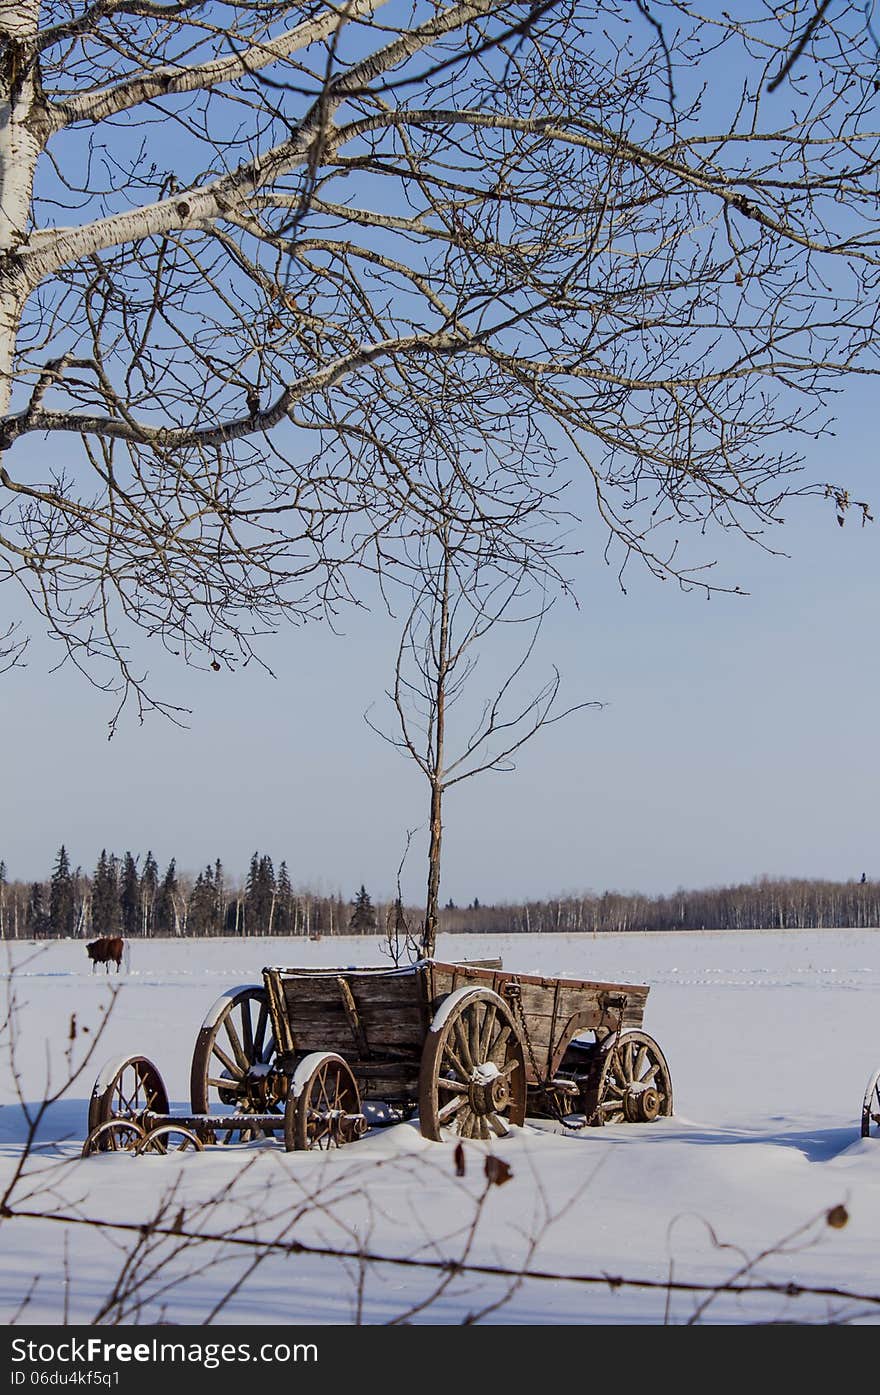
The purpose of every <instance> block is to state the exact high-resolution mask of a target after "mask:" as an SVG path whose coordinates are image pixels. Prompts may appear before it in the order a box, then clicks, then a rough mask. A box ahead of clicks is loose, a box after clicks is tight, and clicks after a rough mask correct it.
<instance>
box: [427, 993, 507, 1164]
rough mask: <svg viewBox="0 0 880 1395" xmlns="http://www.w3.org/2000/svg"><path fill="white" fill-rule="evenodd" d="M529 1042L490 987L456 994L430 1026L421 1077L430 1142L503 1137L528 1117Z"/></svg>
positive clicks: (501, 999) (443, 1006) (443, 1005)
mask: <svg viewBox="0 0 880 1395" xmlns="http://www.w3.org/2000/svg"><path fill="white" fill-rule="evenodd" d="M524 1050H525V1048H524V1042H523V1038H522V1035H521V1033H520V1030H519V1027H518V1026H517V1023H516V1021H515V1020H514V1017H513V1015H512V1010H511V1008H510V1007H509V1006H508V1004H507V1003H505V1001H504V999H503V998H501V997H500V996H499V994H497V993H495V992H494V990H493V989H491V988H483V987H477V986H474V987H469V988H465V989H460V990H458V991H457V992H455V993H453V994H451V995H450V998H449V999H448V1000H447V1001H446V1002H444V1003H443V1004H442V1005H441V1007H440V1009H439V1011H438V1013H437V1016H436V1017H435V1019H434V1022H433V1023H432V1024H431V1029H430V1031H429V1032H428V1035H427V1038H426V1041H425V1046H424V1049H423V1051H422V1062H421V1067H420V1071H419V1122H420V1125H421V1130H422V1133H423V1135H424V1136H425V1138H432V1139H434V1140H435V1141H437V1142H440V1141H442V1140H443V1139H444V1138H446V1137H459V1138H474V1139H482V1140H484V1141H486V1140H488V1139H490V1138H491V1137H493V1136H497V1137H499V1138H504V1137H506V1136H507V1134H508V1133H509V1131H510V1127H511V1125H515V1124H522V1123H523V1121H524V1119H525V1100H526V1072H525V1054H524Z"/></svg>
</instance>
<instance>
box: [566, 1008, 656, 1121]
mask: <svg viewBox="0 0 880 1395" xmlns="http://www.w3.org/2000/svg"><path fill="white" fill-rule="evenodd" d="M584 1112H585V1114H586V1115H587V1118H588V1119H591V1122H593V1123H595V1124H650V1123H653V1121H654V1120H655V1119H660V1118H666V1117H668V1116H669V1115H670V1114H671V1113H672V1080H671V1078H670V1075H669V1067H668V1065H667V1064H666V1057H665V1056H664V1055H663V1052H662V1051H661V1050H660V1047H659V1046H658V1045H657V1043H656V1041H654V1038H653V1037H649V1036H648V1034H647V1032H642V1031H640V1030H639V1029H638V1028H635V1027H632V1028H630V1027H626V1028H624V1030H623V1031H622V1032H620V1033H619V1034H618V1035H617V1037H616V1038H615V1039H614V1040H613V1043H612V1045H611V1046H609V1048H608V1049H607V1050H606V1051H603V1052H602V1054H601V1055H600V1057H599V1058H598V1060H597V1062H596V1065H595V1067H594V1071H593V1079H592V1080H591V1081H589V1082H588V1084H587V1086H586V1088H585V1091H584Z"/></svg>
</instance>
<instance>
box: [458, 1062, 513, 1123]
mask: <svg viewBox="0 0 880 1395" xmlns="http://www.w3.org/2000/svg"><path fill="white" fill-rule="evenodd" d="M510 1101H511V1094H510V1085H509V1083H508V1078H507V1076H506V1075H502V1074H501V1072H500V1071H499V1069H498V1067H497V1066H496V1065H495V1064H494V1063H493V1062H492V1061H487V1062H485V1064H483V1065H479V1066H475V1068H474V1072H473V1076H472V1077H471V1080H470V1084H469V1086H468V1103H469V1104H470V1106H471V1109H472V1110H473V1111H474V1113H475V1114H478V1115H483V1114H497V1113H499V1111H502V1112H503V1111H504V1110H505V1109H507V1107H508V1105H509V1104H510Z"/></svg>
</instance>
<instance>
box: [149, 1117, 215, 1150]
mask: <svg viewBox="0 0 880 1395" xmlns="http://www.w3.org/2000/svg"><path fill="white" fill-rule="evenodd" d="M190 1149H192V1150H193V1151H195V1152H196V1153H203V1152H204V1151H205V1145H204V1144H203V1142H202V1140H201V1139H200V1138H199V1136H198V1134H197V1133H195V1132H194V1131H193V1130H192V1129H187V1128H184V1126H183V1125H182V1124H158V1125H157V1126H156V1128H154V1129H150V1132H149V1133H148V1134H147V1135H146V1136H145V1137H144V1138H142V1139H141V1140H140V1142H139V1143H138V1144H136V1145H135V1150H134V1151H135V1152H136V1153H138V1154H140V1153H185V1152H187V1151H189V1150H190Z"/></svg>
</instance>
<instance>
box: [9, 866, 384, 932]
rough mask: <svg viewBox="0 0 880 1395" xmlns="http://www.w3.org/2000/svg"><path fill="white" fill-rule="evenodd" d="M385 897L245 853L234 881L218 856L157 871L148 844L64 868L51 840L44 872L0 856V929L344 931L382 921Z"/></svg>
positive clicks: (363, 929)
mask: <svg viewBox="0 0 880 1395" xmlns="http://www.w3.org/2000/svg"><path fill="white" fill-rule="evenodd" d="M393 914H394V907H392V908H386V907H374V906H373V904H372V901H371V899H370V896H369V894H368V893H367V891H366V889H365V888H364V887H361V888H360V890H359V891H358V892H357V894H356V895H355V897H354V898H353V900H352V901H350V902H349V901H346V900H345V899H344V898H343V897H342V895H333V896H319V895H315V894H314V893H312V892H308V891H295V890H294V888H293V886H292V885H291V882H290V877H289V875H288V871H287V864H286V863H285V862H282V863H281V864H280V866H279V868H278V871H277V872H276V871H275V867H274V865H273V863H272V859H271V857H269V856H267V855H265V854H263V855H262V856H261V855H260V854H258V853H254V855H253V857H252V859H251V864H250V868H249V870H248V875H247V878H246V880H245V882H244V885H243V886H241V887H235V886H233V885H231V884H229V883H228V882H227V878H226V874H225V872H224V869H223V866H222V863H221V862H220V861H219V859H218V860H217V861H216V862H214V863H213V864H212V865H210V866H207V867H205V868H204V869H203V870H202V871H201V872H199V873H198V875H197V876H196V877H195V878H193V877H189V876H183V875H178V872H177V863H176V859H175V858H172V859H171V861H170V863H169V864H168V866H167V868H166V869H165V871H164V872H160V870H159V866H158V864H157V862H156V859H155V858H154V856H153V854H152V853H151V852H148V853H147V855H146V857H145V858H143V859H141V858H140V857H135V856H134V855H133V854H132V853H130V852H127V853H125V854H124V855H123V856H122V857H117V856H116V855H115V854H114V853H108V852H107V851H106V850H103V851H102V852H101V856H100V857H99V858H98V862H97V865H96V867H95V869H94V871H93V872H92V873H90V874H87V873H85V872H84V871H83V869H82V868H81V867H76V868H73V867H71V865H70V859H69V857H68V854H67V850H66V848H64V847H62V848H60V849H59V852H58V856H57V858H56V860H55V865H54V867H53V870H52V874H51V876H50V877H49V879H48V880H47V881H45V882H18V881H11V880H10V879H9V876H8V873H7V868H6V864H5V862H2V861H0V938H3V939H19V938H25V939H27V938H34V939H44V938H47V937H50V936H52V937H55V936H61V937H63V936H83V937H89V936H92V935H123V936H127V937H130V938H133V937H137V936H140V937H143V938H152V937H153V936H163V935H192V936H201V935H322V934H327V935H345V934H361V933H362V934H370V933H371V934H375V933H376V931H377V929H378V928H379V926H380V925H381V926H382V927H383V929H384V925H385V919H386V918H387V917H388V916H389V915H391V916H392V918H393Z"/></svg>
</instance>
